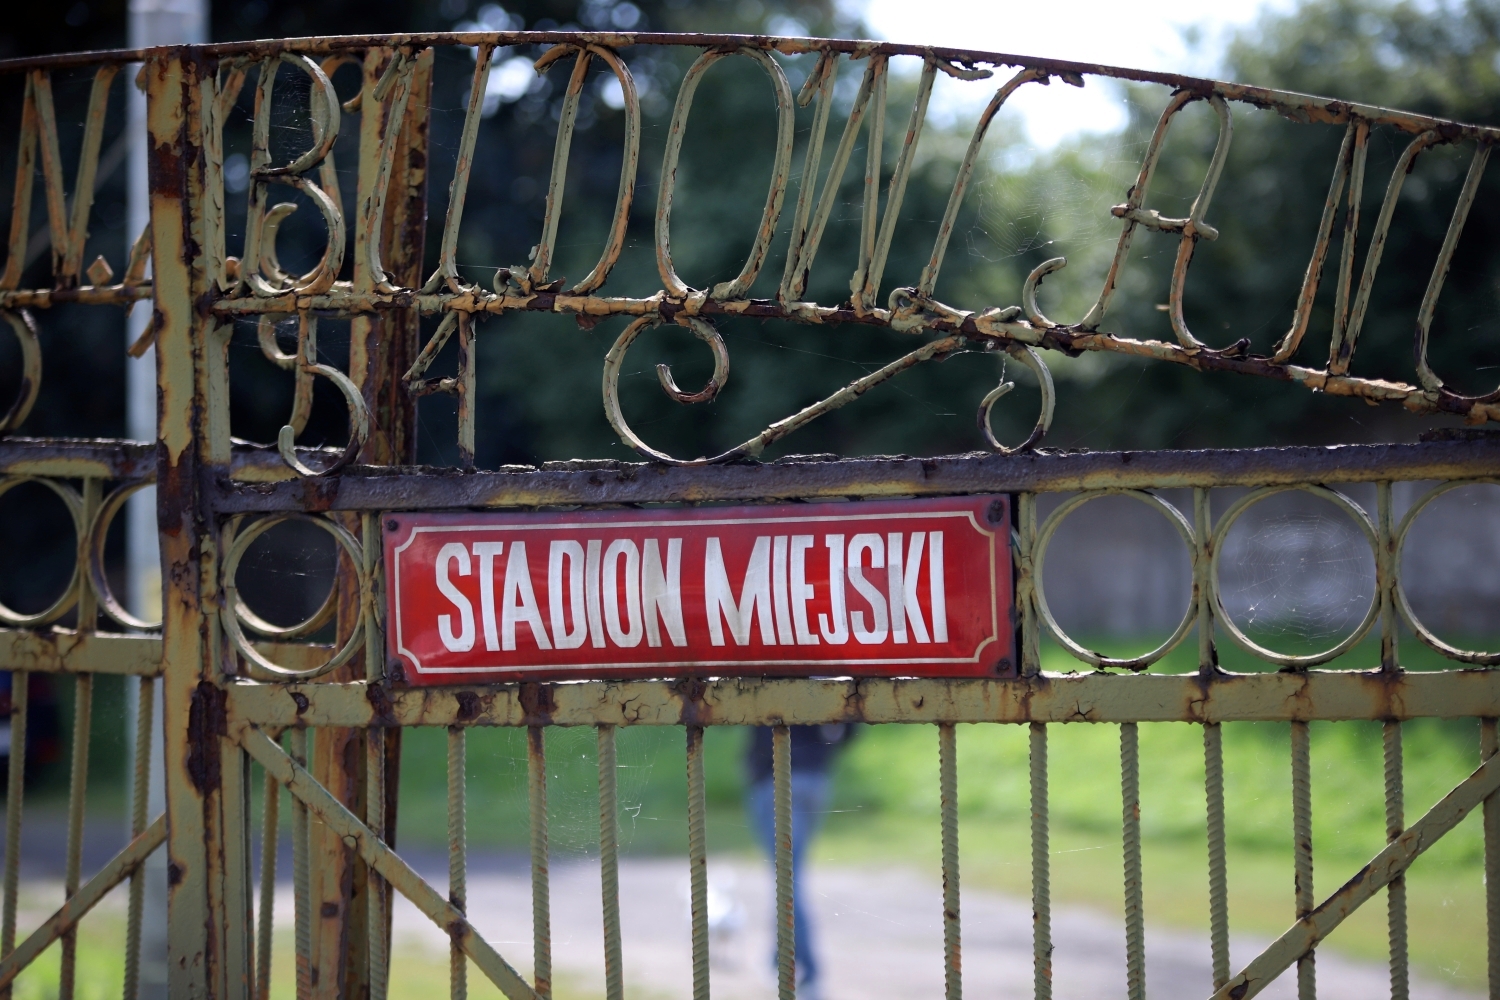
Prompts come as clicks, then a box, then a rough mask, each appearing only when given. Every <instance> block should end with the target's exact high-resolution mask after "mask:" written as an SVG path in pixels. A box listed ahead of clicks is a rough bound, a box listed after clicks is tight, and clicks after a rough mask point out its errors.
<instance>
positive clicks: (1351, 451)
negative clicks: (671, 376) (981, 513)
mask: <svg viewBox="0 0 1500 1000" xmlns="http://www.w3.org/2000/svg"><path fill="white" fill-rule="evenodd" d="M1496 475H1500V437H1495V438H1490V437H1488V436H1484V437H1476V438H1474V439H1468V440H1449V441H1432V442H1425V443H1422V444H1380V445H1335V446H1331V447H1326V448H1313V447H1297V448H1248V449H1243V450H1222V451H1140V452H1128V451H1127V452H1046V451H1038V452H1031V453H1027V454H1020V455H949V456H943V457H938V458H921V459H919V458H907V457H905V456H899V457H892V458H879V457H877V458H849V459H840V460H837V461H835V460H833V456H825V455H810V456H795V455H794V456H789V457H787V458H784V459H780V460H778V461H775V462H764V463H762V462H744V463H735V464H729V465H721V466H712V467H707V468H690V469H685V468H678V467H674V466H669V465H665V464H661V463H654V462H652V463H646V462H640V463H637V462H612V461H592V460H590V461H580V462H549V463H547V464H546V465H545V466H543V467H542V468H540V469H537V468H532V467H530V466H506V467H504V468H501V469H499V470H497V471H479V472H468V473H461V472H458V471H457V470H452V469H411V468H406V469H399V470H398V469H374V468H354V469H349V470H346V471H345V472H344V474H343V475H341V476H338V477H337V478H333V479H317V480H307V479H299V480H291V481H284V482H279V483H274V484H265V483H256V484H253V485H252V484H246V485H237V484H230V483H220V484H219V488H218V494H217V496H216V497H215V499H214V507H215V509H216V510H218V511H219V512H220V513H222V514H242V513H254V512H269V511H289V510H433V509H442V508H466V507H540V506H549V505H553V504H557V505H562V504H602V503H657V502H694V501H709V500H757V499H812V498H815V497H845V496H862V497H880V496H912V495H916V496H941V495H955V494H963V493H1011V492H1017V493H1019V492H1026V493H1031V492H1039V493H1045V492H1064V491H1072V490H1095V489H1153V490H1158V489H1181V488H1185V487H1211V486H1276V485H1290V484H1295V483H1304V482H1320V483H1351V482H1370V481H1373V480H1377V479H1379V480H1391V481H1404V480H1449V479H1482V478H1485V477H1489V476H1496Z"/></svg>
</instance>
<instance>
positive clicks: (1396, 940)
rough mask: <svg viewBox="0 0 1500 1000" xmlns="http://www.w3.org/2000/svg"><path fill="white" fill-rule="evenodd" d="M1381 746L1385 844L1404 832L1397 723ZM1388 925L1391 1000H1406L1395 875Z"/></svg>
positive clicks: (1401, 891)
mask: <svg viewBox="0 0 1500 1000" xmlns="http://www.w3.org/2000/svg"><path fill="white" fill-rule="evenodd" d="M1383 735H1384V738H1385V739H1384V742H1385V837H1386V841H1387V843H1389V842H1390V841H1393V840H1395V839H1396V838H1397V837H1399V836H1401V832H1402V830H1404V829H1405V828H1406V817H1405V809H1404V801H1403V798H1404V793H1405V789H1404V787H1403V786H1404V781H1403V774H1402V760H1401V723H1400V722H1397V721H1395V720H1388V721H1387V722H1386V723H1385V728H1384V732H1383ZM1386 894H1387V898H1386V902H1387V904H1388V905H1387V916H1388V918H1389V922H1390V945H1391V1000H1406V998H1407V996H1408V995H1409V993H1410V982H1409V976H1408V971H1407V953H1406V876H1405V875H1398V876H1396V877H1395V878H1394V879H1392V880H1391V884H1390V885H1389V886H1387V887H1386Z"/></svg>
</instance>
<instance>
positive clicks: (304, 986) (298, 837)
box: [287, 729, 312, 1000]
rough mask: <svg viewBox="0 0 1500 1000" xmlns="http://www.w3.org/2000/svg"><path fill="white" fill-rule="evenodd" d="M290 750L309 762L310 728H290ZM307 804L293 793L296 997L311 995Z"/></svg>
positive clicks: (302, 763)
mask: <svg viewBox="0 0 1500 1000" xmlns="http://www.w3.org/2000/svg"><path fill="white" fill-rule="evenodd" d="M287 753H288V754H290V755H291V758H292V760H294V761H296V762H297V763H298V764H299V765H300V766H302V767H306V766H307V730H306V729H292V730H289V731H288V732H287ZM307 828H308V822H307V805H306V803H304V802H303V801H302V800H301V799H299V798H297V797H296V796H295V795H294V796H292V901H293V907H294V908H295V910H296V927H297V933H296V942H297V943H296V948H297V1000H308V997H310V996H312V912H311V911H312V905H311V899H310V898H309V894H310V892H311V886H310V885H309V884H308V883H309V876H308V870H307V867H308V866H307V850H308V844H307V832H308V830H307Z"/></svg>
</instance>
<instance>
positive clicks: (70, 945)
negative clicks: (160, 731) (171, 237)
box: [44, 95, 104, 1000]
mask: <svg viewBox="0 0 1500 1000" xmlns="http://www.w3.org/2000/svg"><path fill="white" fill-rule="evenodd" d="M49 104H50V95H49ZM49 111H50V108H49ZM53 127H54V135H53V140H54V144H55V139H56V136H55V124H54V126H53ZM96 145H97V143H96ZM44 148H45V143H44ZM60 170H61V167H60V165H59V182H60V176H61V175H60ZM59 221H61V220H59ZM53 232H54V233H57V230H56V228H54V230H53ZM57 235H58V236H60V238H61V239H62V240H63V242H64V244H66V242H67V240H68V239H69V237H68V235H67V234H66V233H61V234H57ZM65 253H67V247H66V245H64V247H63V248H62V249H61V250H59V249H57V248H56V247H54V253H53V260H54V263H55V264H56V265H58V266H60V264H61V261H62V259H63V256H64V254H65ZM103 487H104V484H103V483H102V482H100V481H99V480H98V479H95V478H86V479H84V481H83V521H82V523H83V524H85V525H87V524H92V523H93V520H94V517H95V515H97V514H98V512H99V504H100V500H101V498H102V496H103V492H104V490H103ZM77 550H78V555H77V558H78V565H79V566H87V565H88V562H87V559H88V558H89V553H88V532H86V531H80V532H79V533H78V539H77ZM77 615H78V631H79V632H80V633H87V632H92V631H93V630H94V628H95V626H97V625H98V623H99V601H98V597H97V596H96V595H95V594H94V588H93V587H92V586H90V585H89V575H88V574H87V573H82V572H80V573H79V575H78V608H77ZM74 692H75V694H74V699H73V758H72V773H71V774H70V775H69V778H68V846H67V852H68V853H67V860H66V862H65V866H64V875H63V893H64V895H65V896H67V897H72V896H73V895H74V894H75V893H76V892H78V886H79V883H80V882H82V876H83V871H82V863H83V814H84V805H85V798H86V796H87V793H88V784H89V734H90V732H91V730H92V729H93V715H94V675H93V674H79V675H78V677H77V679H76V680H75V681H74ZM77 971H78V928H77V927H76V926H75V927H70V928H68V930H67V931H65V932H64V933H63V936H62V961H61V964H60V966H59V969H58V975H57V996H58V1000H73V991H74V987H75V984H76V978H77Z"/></svg>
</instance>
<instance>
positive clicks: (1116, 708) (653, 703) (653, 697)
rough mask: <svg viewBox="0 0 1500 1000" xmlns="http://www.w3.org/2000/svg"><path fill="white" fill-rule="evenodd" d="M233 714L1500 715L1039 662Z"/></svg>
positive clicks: (335, 696)
mask: <svg viewBox="0 0 1500 1000" xmlns="http://www.w3.org/2000/svg"><path fill="white" fill-rule="evenodd" d="M227 693H228V706H227V710H228V714H229V718H230V720H231V721H232V722H235V723H244V724H250V723H254V724H259V725H264V726H270V727H280V726H349V727H366V726H388V727H399V726H534V725H552V726H592V725H616V726H677V725H690V726H706V725H724V726H746V725H771V724H784V725H798V726H800V725H815V724H822V723H835V722H871V723H877V722H925V723H935V722H1010V723H1020V722H1240V721H1274V720H1279V721H1285V720H1288V719H1293V720H1299V721H1313V720H1324V719H1326V720H1340V719H1411V718H1418V717H1435V718H1464V717H1472V716H1476V715H1478V716H1494V715H1500V671H1495V670H1482V669H1480V670H1446V671H1440V672H1433V673H1402V674H1387V673H1381V672H1379V671H1369V672H1356V671H1317V670H1310V671H1306V672H1303V673H1293V672H1289V671H1288V672H1281V673H1266V674H1220V675H1217V676H1215V677H1213V678H1211V679H1204V678H1203V677H1202V676H1201V675H1198V674H1185V675H1184V674H1177V675H1173V674H1140V675H1135V676H1119V675H1114V674H1106V673H1087V674H1041V675H1039V676H1036V677H1024V678H1017V679H1013V680H989V679H984V680H972V679H969V680H938V679H929V678H920V679H919V678H911V679H886V678H866V679H859V680H855V679H850V678H840V679H793V680H758V679H754V678H724V679H712V680H692V679H688V680H679V681H665V680H663V681H655V680H643V681H580V682H575V683H560V684H498V685H486V686H484V687H474V688H424V689H394V690H393V689H389V688H385V687H383V686H381V685H378V684H365V683H349V684H304V685H277V684H254V683H235V684H231V685H229V687H228V689H227Z"/></svg>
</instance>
